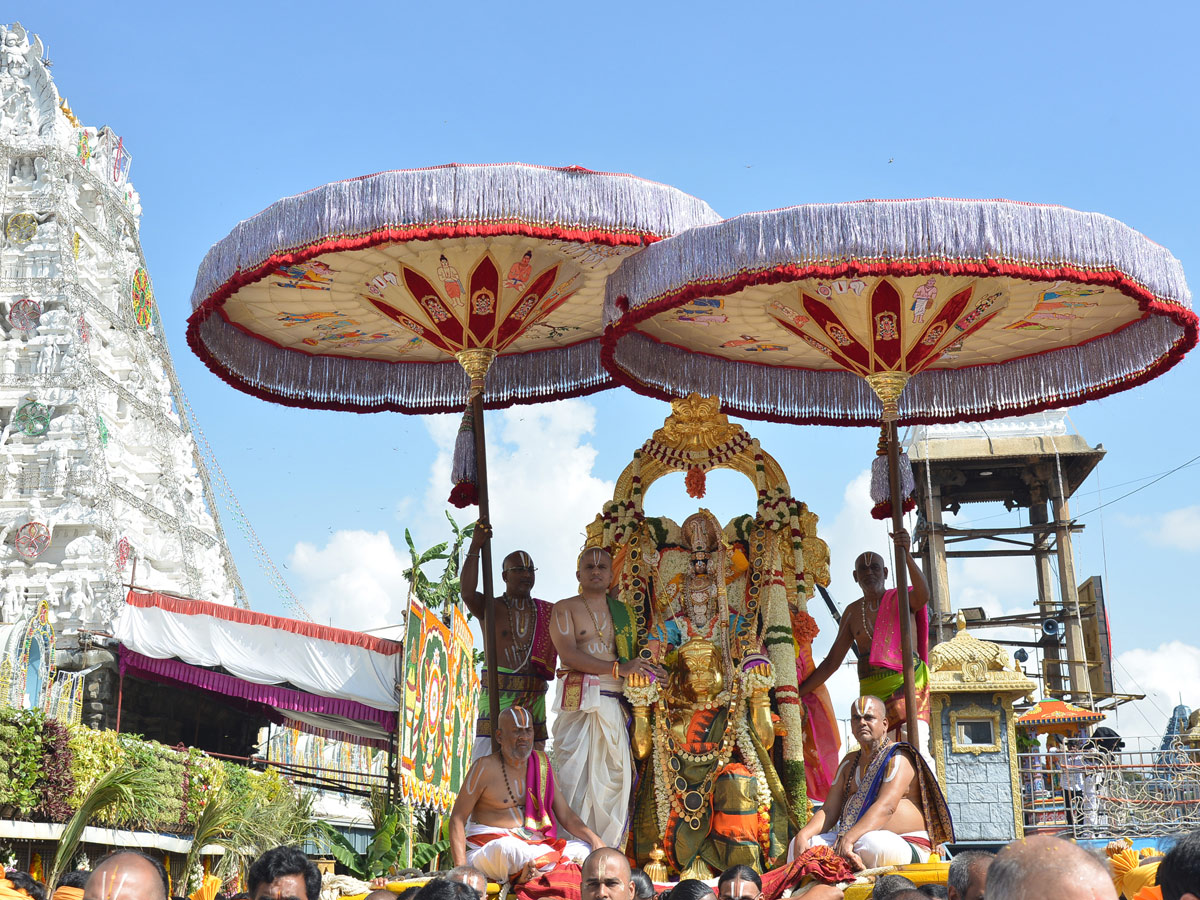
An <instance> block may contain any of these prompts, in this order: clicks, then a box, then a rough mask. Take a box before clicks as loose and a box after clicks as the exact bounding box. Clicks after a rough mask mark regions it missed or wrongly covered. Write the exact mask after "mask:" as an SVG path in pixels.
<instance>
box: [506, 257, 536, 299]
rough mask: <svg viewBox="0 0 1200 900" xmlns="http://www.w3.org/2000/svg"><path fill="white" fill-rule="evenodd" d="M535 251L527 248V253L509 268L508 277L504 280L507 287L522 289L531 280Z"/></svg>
mask: <svg viewBox="0 0 1200 900" xmlns="http://www.w3.org/2000/svg"><path fill="white" fill-rule="evenodd" d="M532 260H533V251H531V250H526V251H525V255H524V256H522V257H521V258H520V259H518V260H517V261H516V262H515V263H513V264H512V266H510V267H509V270H508V278H506V279H505V280H504V284H505V286H506V287H510V288H514V289H516V290H520V289H521V288H523V287H525V285H526V284H527V283H528V282H529V278H530V276H532V275H533V262H532Z"/></svg>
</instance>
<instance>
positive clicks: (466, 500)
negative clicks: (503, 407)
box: [450, 403, 479, 509]
mask: <svg viewBox="0 0 1200 900" xmlns="http://www.w3.org/2000/svg"><path fill="white" fill-rule="evenodd" d="M450 482H451V483H452V484H453V485H454V488H453V490H451V491H450V503H451V504H453V505H454V506H457V507H458V508H459V509H462V508H463V507H466V506H474V505H475V504H477V503H478V502H479V465H478V460H476V458H475V422H474V418H473V416H472V415H471V404H470V403H468V404H467V408H466V410H465V411H464V412H463V417H462V422H461V423H459V426H458V437H456V438H455V439H454V461H453V462H452V463H451V465H450Z"/></svg>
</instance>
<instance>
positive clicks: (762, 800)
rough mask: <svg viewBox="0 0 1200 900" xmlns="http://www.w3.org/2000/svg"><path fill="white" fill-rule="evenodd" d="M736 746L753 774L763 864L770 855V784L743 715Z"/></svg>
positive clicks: (739, 723) (739, 724)
mask: <svg viewBox="0 0 1200 900" xmlns="http://www.w3.org/2000/svg"><path fill="white" fill-rule="evenodd" d="M737 748H738V750H740V751H741V754H742V759H743V760H745V763H746V768H748V769H749V770H750V774H751V775H753V776H754V787H755V788H756V790H757V794H758V796H757V800H758V843H759V846H760V847H762V852H763V862H764V864H765V863H766V861H767V860H769V859H770V857H771V786H770V784H768V783H767V773H766V771H765V770H764V769H763V766H762V763H761V762H760V761H759V758H758V751H757V750H756V749H755V747H754V741H753V739H752V738H751V736H750V726H749V725H748V724H747V718H746V717H745V716H743V717H742V720H741V721H740V722H738V728H737Z"/></svg>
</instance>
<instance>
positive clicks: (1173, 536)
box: [1137, 506, 1200, 550]
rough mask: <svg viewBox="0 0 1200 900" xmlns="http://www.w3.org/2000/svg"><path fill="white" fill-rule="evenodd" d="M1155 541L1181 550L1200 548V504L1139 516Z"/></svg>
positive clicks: (1144, 530)
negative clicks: (1158, 513)
mask: <svg viewBox="0 0 1200 900" xmlns="http://www.w3.org/2000/svg"><path fill="white" fill-rule="evenodd" d="M1137 521H1138V522H1139V523H1140V524H1141V526H1142V530H1143V532H1144V533H1145V534H1146V536H1147V537H1148V538H1149V539H1151V540H1152V541H1154V542H1155V543H1158V544H1162V545H1165V546H1167V547H1175V548H1177V549H1179V550H1200V506H1184V507H1181V508H1180V509H1173V510H1171V511H1170V512H1166V513H1163V514H1162V515H1161V516H1158V517H1141V516H1139V517H1137Z"/></svg>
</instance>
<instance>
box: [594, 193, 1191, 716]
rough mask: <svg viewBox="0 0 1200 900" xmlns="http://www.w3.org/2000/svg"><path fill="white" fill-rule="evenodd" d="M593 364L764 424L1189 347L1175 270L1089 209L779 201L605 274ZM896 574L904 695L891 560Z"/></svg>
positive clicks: (1085, 370) (844, 421)
mask: <svg viewBox="0 0 1200 900" xmlns="http://www.w3.org/2000/svg"><path fill="white" fill-rule="evenodd" d="M605 320H606V323H607V324H606V331H605V335H604V346H603V362H604V365H605V367H606V368H608V370H609V371H610V372H611V373H612V374H613V375H614V376H615V377H616V379H617V380H618V381H621V382H622V383H624V384H626V385H628V386H629V387H631V388H633V389H634V390H636V391H639V392H640V393H644V394H647V395H649V396H654V397H662V398H670V397H678V396H683V395H686V394H687V393H689V392H691V391H698V392H700V393H702V394H709V395H716V396H719V397H720V398H721V402H722V406H723V408H724V409H725V410H727V411H729V412H733V413H739V414H741V415H745V416H749V417H751V418H759V419H768V420H772V421H780V422H796V423H820V424H834V425H866V424H872V423H880V422H883V423H884V424H885V432H886V437H887V441H886V443H885V446H886V449H887V457H888V463H889V465H888V475H889V478H888V479H887V483H888V486H889V489H890V490H889V494H890V513H891V515H892V517H893V525H894V526H895V527H896V528H897V529H899V528H900V526H901V524H902V523H901V517H902V505H903V497H902V491H901V486H900V469H901V466H900V454H899V448H898V441H897V438H896V426H897V424H898V423H899V424H917V423H934V422H955V421H963V420H973V419H989V418H997V417H1001V416H1008V415H1016V414H1019V413H1027V412H1034V411H1036V410H1041V409H1046V408H1050V407H1058V406H1065V405H1069V404H1073V403H1081V402H1083V401H1084V400H1088V399H1090V398H1093V397H1100V396H1103V395H1105V394H1109V393H1112V392H1115V391H1119V390H1124V389H1126V388H1130V387H1133V386H1134V385H1136V384H1140V383H1141V382H1143V381H1147V380H1149V379H1150V378H1153V377H1154V376H1156V375H1158V374H1160V373H1162V372H1164V371H1166V370H1167V369H1169V368H1170V367H1171V366H1173V365H1174V364H1175V363H1177V362H1178V361H1179V360H1180V358H1182V356H1183V354H1184V353H1185V352H1187V351H1188V350H1189V349H1190V348H1191V347H1192V346H1193V345H1194V344H1195V343H1196V325H1197V320H1196V316H1195V315H1194V314H1193V312H1192V311H1191V308H1190V295H1189V293H1188V289H1187V285H1186V283H1185V281H1184V277H1183V270H1182V267H1181V266H1180V264H1179V262H1178V260H1176V259H1175V258H1174V257H1173V256H1171V254H1170V253H1169V252H1167V250H1165V249H1164V248H1163V247H1160V246H1159V245H1158V244H1155V243H1153V242H1152V241H1150V240H1148V239H1147V238H1145V237H1143V236H1142V235H1140V234H1138V233H1137V232H1135V231H1133V230H1132V229H1130V228H1128V227H1127V226H1125V225H1123V224H1121V223H1120V222H1117V221H1115V220H1113V219H1110V218H1108V217H1106V216H1102V215H1098V214H1095V213H1082V212H1076V211H1074V210H1070V209H1065V208H1063V207H1058V206H1039V205H1033V204H1027V203H1014V202H1010V201H1002V200H996V201H971V200H946V199H929V200H905V201H886V200H885V201H865V202H860V203H845V204H822V205H809V206H797V207H793V208H790V209H782V210H776V211H772V212H764V213H751V214H747V215H743V216H739V217H737V218H734V219H729V220H727V221H725V222H723V223H721V224H718V225H713V226H707V227H701V228H696V229H693V230H691V231H688V232H685V233H683V234H680V235H677V236H676V237H673V238H670V239H668V240H665V241H662V242H660V243H659V244H657V245H655V246H653V247H650V248H648V249H647V250H646V251H645V252H643V253H641V254H639V255H638V256H636V257H632V258H630V259H628V260H625V261H624V262H623V263H622V264H621V265H620V267H619V268H618V269H617V271H616V272H614V273H613V275H612V276H611V277H610V279H609V283H608V287H607V300H606V304H605ZM896 581H897V587H898V590H899V594H900V602H901V625H902V629H903V641H904V646H905V658H906V660H907V662H906V667H905V682H906V704H907V709H908V711H909V714H910V715H912V714H913V712H912V711H913V710H914V709H915V694H914V690H913V681H912V646H913V644H912V635H911V634H910V631H911V628H910V625H909V623H910V616H909V615H908V591H907V575H906V567H905V564H904V555H903V551H902V550H901V548H899V547H897V548H896Z"/></svg>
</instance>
